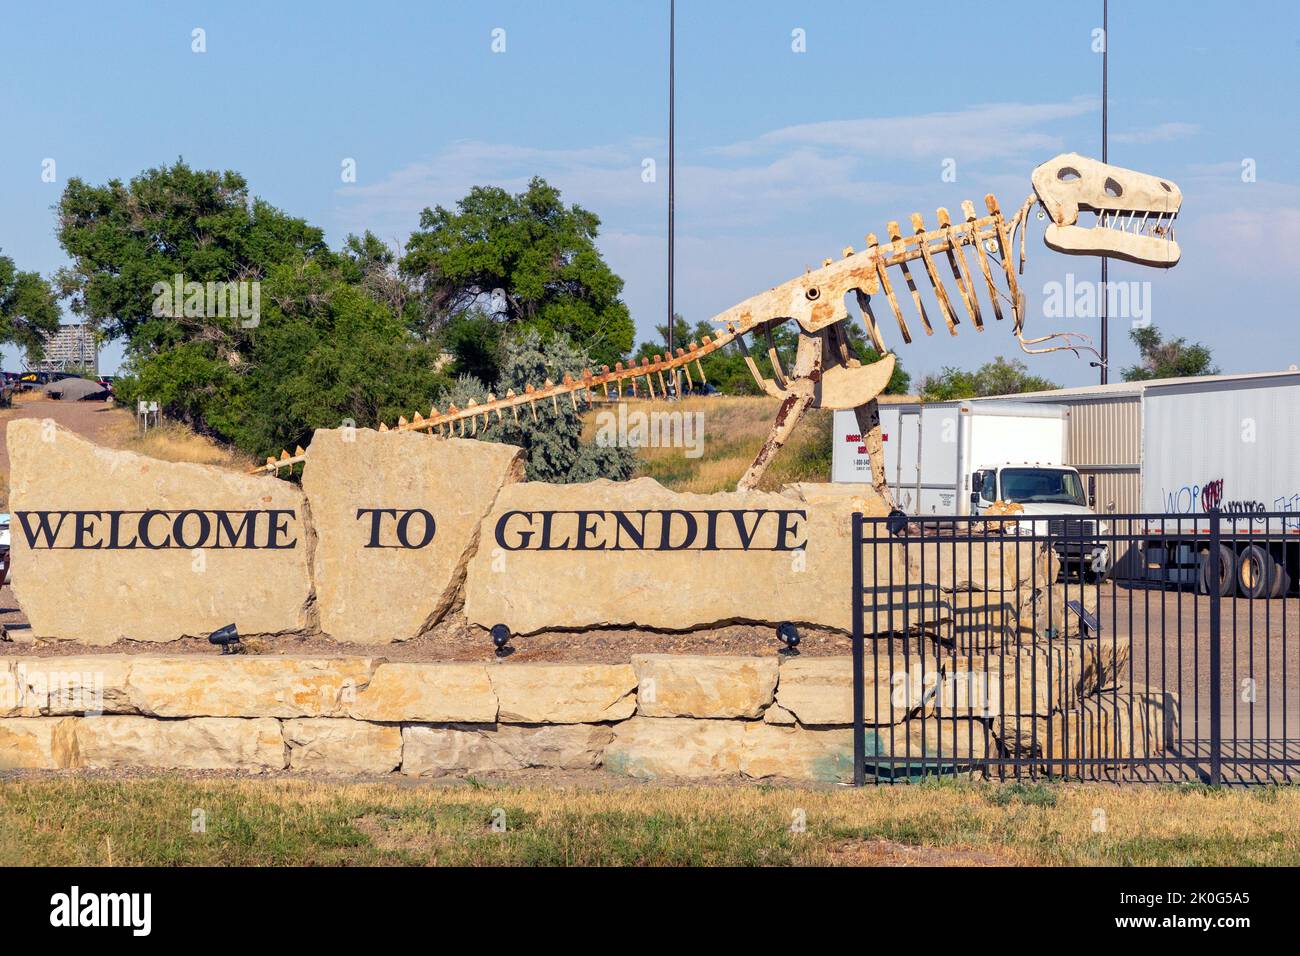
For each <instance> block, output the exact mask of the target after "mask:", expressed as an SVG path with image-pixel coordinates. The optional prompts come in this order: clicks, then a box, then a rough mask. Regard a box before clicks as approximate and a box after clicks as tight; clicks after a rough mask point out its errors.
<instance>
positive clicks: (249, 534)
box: [6, 419, 312, 644]
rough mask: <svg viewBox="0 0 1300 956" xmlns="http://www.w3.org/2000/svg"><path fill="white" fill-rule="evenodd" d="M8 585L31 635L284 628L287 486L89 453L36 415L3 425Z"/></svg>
mask: <svg viewBox="0 0 1300 956" xmlns="http://www.w3.org/2000/svg"><path fill="white" fill-rule="evenodd" d="M6 432H7V437H6V440H7V442H8V447H9V460H10V464H11V471H10V489H9V507H10V510H11V512H12V514H13V515H14V519H13V522H12V527H11V531H12V534H11V549H12V567H13V576H12V580H13V589H14V594H15V596H16V597H17V598H18V603H19V605H20V606H21V607H22V609H23V611H24V613H25V614H26V615H27V618H28V620H29V621H30V623H31V626H32V632H33V633H34V635H35V636H36V637H42V638H55V639H67V640H77V641H81V642H82V643H86V644H111V643H113V642H114V641H117V640H120V639H130V640H138V641H169V640H175V639H176V638H178V637H182V636H187V635H206V634H207V633H209V632H211V631H213V630H216V629H217V628H219V627H221V626H223V625H225V624H229V623H230V622H231V621H232V620H233V621H236V622H238V625H239V628H240V630H241V631H243V632H244V633H276V632H280V631H298V630H303V629H305V628H307V627H309V626H310V625H311V623H312V620H311V615H310V595H311V574H310V569H309V548H308V545H307V539H308V531H307V520H306V500H305V499H304V497H303V495H302V492H301V491H299V490H298V488H296V487H295V486H293V485H291V484H289V483H287V482H283V481H276V480H272V479H265V478H254V477H251V476H248V475H241V474H238V473H235V472H231V471H227V470H224V469H220V468H213V467H211V466H207V465H194V464H181V463H172V462H162V461H157V460H155V459H152V458H146V457H144V456H143V455H136V454H132V453H130V452H120V451H113V450H111V449H107V448H101V447H99V446H97V445H94V444H92V443H91V442H88V441H86V440H85V439H83V438H80V437H79V436H77V435H75V434H73V433H72V432H69V431H66V430H64V429H62V428H59V427H57V426H55V425H54V424H53V423H52V422H42V421H39V420H36V419H16V420H14V421H11V422H10V423H9V424H8V426H7V429H6Z"/></svg>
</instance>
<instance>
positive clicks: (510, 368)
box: [438, 331, 636, 484]
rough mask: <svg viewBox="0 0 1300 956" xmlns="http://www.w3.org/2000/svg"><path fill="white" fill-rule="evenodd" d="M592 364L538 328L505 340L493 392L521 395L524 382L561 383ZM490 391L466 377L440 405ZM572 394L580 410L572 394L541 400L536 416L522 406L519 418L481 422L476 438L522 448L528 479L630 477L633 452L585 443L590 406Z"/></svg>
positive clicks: (459, 403) (466, 400) (567, 480)
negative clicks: (584, 417)
mask: <svg viewBox="0 0 1300 956" xmlns="http://www.w3.org/2000/svg"><path fill="white" fill-rule="evenodd" d="M590 365H591V360H590V356H588V355H587V354H586V353H585V352H584V351H583V350H581V349H579V348H576V347H575V346H574V345H573V343H572V342H570V341H569V339H568V338H567V337H565V336H556V337H554V338H552V339H550V340H543V339H542V337H541V336H540V335H539V334H538V333H537V332H536V331H528V332H524V333H523V334H521V335H520V336H518V337H517V338H514V339H511V340H509V341H508V342H507V343H506V345H505V349H504V355H503V360H502V365H501V379H500V381H498V382H497V383H496V385H495V387H494V388H493V389H492V391H493V393H494V394H496V395H498V396H500V395H504V394H505V392H506V390H507V389H511V388H513V389H514V390H515V392H516V393H518V394H522V393H523V391H524V386H525V385H536V384H537V383H539V382H543V381H545V380H546V379H548V378H549V379H551V380H552V381H555V382H558V381H561V380H562V379H563V377H564V375H565V373H566V372H567V373H569V374H571V375H572V374H574V373H576V372H579V371H581V370H582V369H584V368H587V367H589V366H590ZM487 392H488V390H487V389H486V388H485V387H484V386H483V384H482V383H481V382H479V381H478V380H477V379H474V378H472V377H470V376H468V375H466V376H462V377H461V378H459V379H458V380H457V381H456V383H455V385H454V386H453V387H451V388H449V389H447V390H446V391H445V392H444V393H443V394H442V395H441V396H440V398H439V400H438V406H439V408H442V409H444V410H445V409H446V407H447V406H448V405H449V404H455V405H456V406H457V407H459V408H465V407H466V406H467V405H468V403H469V401H470V399H473V400H474V401H476V402H479V403H482V402H483V401H485V400H486V398H487ZM574 394H575V396H576V397H577V399H578V403H577V404H578V410H575V409H574V407H573V402H571V401H570V400H569V399H568V398H561V399H560V400H559V401H558V402H557V403H556V405H555V406H552V404H551V403H550V402H549V401H545V400H543V401H539V402H538V403H537V408H536V415H537V418H536V420H534V418H533V412H532V411H530V410H529V409H528V407H527V406H523V407H521V408H520V409H519V420H518V421H515V419H514V416H513V415H510V414H509V413H507V414H505V415H504V416H503V417H502V420H501V421H496V420H493V421H492V422H491V424H489V425H488V426H487V427H486V428H484V427H483V425H482V420H480V422H479V425H478V426H477V429H476V434H475V435H474V437H475V438H479V439H482V440H485V441H499V442H505V443H506V444H510V445H518V446H520V447H521V448H523V449H524V450H525V451H526V453H527V460H528V464H527V477H528V479H529V480H530V481H549V482H554V483H557V484H570V483H573V482H579V481H592V480H594V479H596V478H612V479H615V480H623V479H625V478H629V477H631V475H632V472H633V470H634V469H635V467H636V455H635V454H634V453H633V452H632V451H630V450H629V449H626V448H612V447H610V448H605V447H600V446H598V445H596V444H594V443H590V442H583V440H582V417H581V414H580V412H581V410H583V409H585V408H586V407H588V406H587V402H586V397H585V395H580V394H578V393H574Z"/></svg>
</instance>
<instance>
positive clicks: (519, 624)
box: [465, 478, 852, 634]
mask: <svg viewBox="0 0 1300 956" xmlns="http://www.w3.org/2000/svg"><path fill="white" fill-rule="evenodd" d="M851 513H852V512H851V509H850V507H849V504H848V502H847V501H844V502H839V503H835V504H811V503H806V502H802V501H798V500H794V499H792V498H790V497H789V496H786V495H781V494H777V493H772V492H722V493H718V494H714V495H697V494H679V493H677V492H673V491H669V490H668V489H666V488H664V487H663V486H662V485H660V484H659V483H658V482H656V481H654V480H653V479H650V478H638V479H636V480H634V481H628V482H612V481H605V480H600V481H593V482H587V483H585V484H573V485H548V484H542V483H537V482H523V483H519V484H514V485H508V486H506V487H505V488H504V489H503V490H502V492H501V494H500V495H499V496H498V498H497V502H496V505H495V506H494V507H493V509H492V512H491V514H489V515H488V517H487V518H486V519H485V520H484V522H483V528H482V533H481V543H480V547H479V549H478V551H477V553H476V554H475V556H474V557H473V559H471V561H470V565H469V573H468V576H467V578H466V582H465V613H466V616H467V617H468V618H469V620H470V621H471V622H473V623H475V624H480V625H483V626H485V627H490V626H492V625H493V624H498V623H501V624H505V625H506V626H507V627H509V628H510V630H511V631H512V632H514V633H518V634H529V633H533V632H536V631H540V630H544V629H553V628H584V627H598V626H629V627H632V626H636V627H652V628H664V629H670V630H689V629H692V628H696V627H704V626H708V625H713V624H723V623H727V622H732V621H755V622H768V623H779V622H781V621H787V620H790V621H795V622H808V623H816V624H820V625H823V626H827V627H835V628H840V629H843V630H848V629H849V628H850V623H851V621H850V619H851V610H850V605H849V601H848V599H847V595H848V594H849V593H850V585H851V573H852V570H851V567H850V562H848V561H847V560H845V555H846V554H847V553H848V552H849V550H850V542H849V538H850V530H851V524H850V521H851ZM665 529H666V534H665ZM832 596H843V597H832Z"/></svg>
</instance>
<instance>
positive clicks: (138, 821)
mask: <svg viewBox="0 0 1300 956" xmlns="http://www.w3.org/2000/svg"><path fill="white" fill-rule="evenodd" d="M195 809H201V810H202V811H203V812H204V816H205V819H206V830H205V832H201V833H194V832H192V830H191V821H192V819H193V811H194V810H195ZM494 818H496V819H501V820H504V824H505V830H504V831H503V832H497V831H495V830H494V829H493V826H492V823H493V820H494ZM797 820H802V821H803V822H804V824H805V829H804V830H803V832H798V830H797V828H793V827H792V825H791V824H792V822H794V821H797ZM1099 820H1104V828H1103V829H1101V830H1100V831H1098V829H1097V821H1099ZM110 847H111V853H112V859H113V862H114V863H116V864H126V865H172V864H209V865H250V864H251V865H289V864H299V865H302V864H306V865H334V864H362V865H365V864H419V865H427V864H449V865H456V864H462V865H463V864H491V865H530V864H560V865H571V864H578V865H663V864H667V865H762V864H775V865H789V864H811V865H818V864H848V865H863V864H867V865H890V864H894V865H899V864H901V865H914V864H930V865H934V864H941V865H975V866H979V865H988V864H1010V865H1179V866H1184V865H1190V866H1201V865H1233V864H1254V865H1271V866H1293V865H1295V864H1296V863H1298V862H1300V791H1297V790H1294V789H1254V790H1233V791H1224V790H1219V791H1212V790H1208V789H1205V788H1200V787H1189V788H1182V787H1147V786H1132V787H1126V788H1119V787H1111V786H1104V785H1098V786H1084V785H1042V784H1039V785H1033V786H1020V785H1004V786H996V785H992V784H988V785H984V784H939V785H912V786H897V787H888V786H886V787H880V788H871V787H868V788H866V789H864V790H862V791H852V790H846V789H840V788H837V789H832V790H804V789H785V788H775V787H752V786H751V787H721V788H718V787H714V788H708V787H667V786H654V785H628V786H615V787H591V786H583V787H574V786H520V785H515V784H502V785H491V784H484V783H481V782H477V781H474V780H473V779H470V780H468V781H463V782H460V783H458V784H450V785H437V786H421V785H415V786H410V785H406V786H399V785H394V784H392V783H370V784H358V783H338V782H322V781H313V780H310V779H308V780H303V779H284V778H280V779H274V780H257V779H247V778H244V779H211V778H191V777H177V776H163V777H152V778H135V779H105V778H98V779H87V778H83V777H68V776H42V777H36V778H22V779H16V780H10V781H9V782H7V783H4V784H0V865H13V864H45V865H85V864H91V865H94V864H102V863H106V862H108V854H109V848H110Z"/></svg>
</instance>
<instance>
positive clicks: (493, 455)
mask: <svg viewBox="0 0 1300 956" xmlns="http://www.w3.org/2000/svg"><path fill="white" fill-rule="evenodd" d="M523 469H524V463H523V457H522V452H521V451H520V449H518V448H516V447H514V446H513V445H502V444H499V443H496V442H480V441H472V440H467V439H462V438H445V439H444V438H433V437H430V436H429V435H427V434H421V433H417V432H396V431H394V432H377V431H373V430H371V429H365V428H362V429H346V430H345V429H318V430H317V431H316V433H315V434H314V435H313V436H312V442H311V447H310V448H308V449H307V460H306V464H305V465H304V470H303V482H302V486H303V491H304V492H305V493H306V495H307V501H308V503H309V504H310V506H311V516H312V525H313V527H314V528H315V531H316V534H317V538H318V541H317V546H316V551H315V559H314V567H313V571H314V576H315V582H316V600H317V606H318V608H319V610H320V626H321V629H322V630H324V631H325V633H327V634H329V635H331V636H333V637H334V638H335V639H336V640H340V641H355V642H357V643H365V644H379V643H386V642H389V641H402V640H408V639H410V638H412V637H415V636H417V635H418V634H420V633H421V632H422V631H424V630H425V629H427V628H428V627H430V626H432V625H433V624H435V623H436V622H437V621H438V620H439V619H440V618H441V617H442V615H443V614H444V613H445V612H446V611H447V609H448V608H449V607H450V606H451V605H452V603H453V600H454V598H455V597H456V595H457V593H458V591H459V589H460V585H461V582H462V581H463V580H464V577H465V565H466V562H467V561H468V559H469V555H470V553H471V552H472V551H473V549H474V547H475V544H476V542H477V540H478V536H479V524H480V522H482V520H483V517H484V515H486V514H487V512H488V509H489V508H491V507H492V503H493V501H495V499H496V497H497V493H498V492H499V491H500V490H501V488H502V486H503V485H505V484H506V483H507V482H511V481H518V480H520V479H522V478H523Z"/></svg>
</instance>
